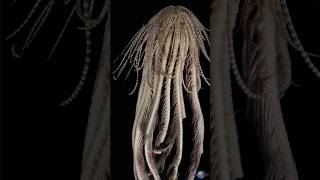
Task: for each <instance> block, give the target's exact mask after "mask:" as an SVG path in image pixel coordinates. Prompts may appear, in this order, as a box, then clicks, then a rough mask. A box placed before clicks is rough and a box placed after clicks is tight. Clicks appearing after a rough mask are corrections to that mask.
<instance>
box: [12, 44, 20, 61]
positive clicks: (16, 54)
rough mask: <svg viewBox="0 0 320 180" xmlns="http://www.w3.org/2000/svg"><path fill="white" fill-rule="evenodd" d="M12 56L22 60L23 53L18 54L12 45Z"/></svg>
mask: <svg viewBox="0 0 320 180" xmlns="http://www.w3.org/2000/svg"><path fill="white" fill-rule="evenodd" d="M11 54H12V56H13V57H15V58H17V59H19V58H21V56H22V53H21V54H19V53H17V52H16V50H15V45H12V47H11Z"/></svg>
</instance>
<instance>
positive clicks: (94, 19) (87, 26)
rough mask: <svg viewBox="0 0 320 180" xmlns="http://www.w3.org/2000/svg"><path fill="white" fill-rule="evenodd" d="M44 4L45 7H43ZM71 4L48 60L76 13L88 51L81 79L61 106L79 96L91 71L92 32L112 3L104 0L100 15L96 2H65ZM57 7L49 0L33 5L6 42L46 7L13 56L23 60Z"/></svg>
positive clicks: (64, 3) (53, 1)
mask: <svg viewBox="0 0 320 180" xmlns="http://www.w3.org/2000/svg"><path fill="white" fill-rule="evenodd" d="M15 3H16V1H13V2H12V3H11V5H14V4H15ZM43 4H44V5H43ZM69 4H71V10H70V14H69V16H68V17H67V19H66V22H65V24H64V25H63V27H62V29H61V32H60V33H59V35H58V37H57V40H56V41H55V43H54V45H53V46H52V49H51V51H50V52H49V55H48V57H47V60H49V59H50V58H51V57H52V55H53V53H54V51H55V50H56V48H57V46H58V44H59V42H60V40H61V38H62V36H63V34H64V33H65V30H66V28H67V25H68V24H69V22H70V20H71V18H72V17H73V15H74V14H75V13H76V15H77V16H78V18H79V19H80V20H81V21H82V22H83V23H84V26H83V27H80V28H79V29H80V30H83V31H84V32H85V38H86V50H85V64H84V67H83V70H82V73H81V78H80V80H79V82H78V84H77V86H76V88H75V89H74V91H73V92H72V93H71V94H70V96H69V97H68V98H66V99H65V100H63V101H62V102H61V103H60V105H61V106H65V105H67V104H69V103H70V102H71V101H73V100H74V99H75V98H76V96H77V95H78V94H79V92H80V90H81V88H82V86H83V84H84V81H85V80H86V77H87V73H88V70H89V63H90V61H91V58H90V56H91V30H92V29H93V28H94V27H96V26H97V25H99V24H100V23H101V22H102V21H103V20H104V19H105V17H106V14H107V12H108V9H109V8H110V1H109V0H104V1H103V5H102V7H99V11H97V12H99V13H97V14H95V13H93V11H94V10H95V9H96V8H97V5H96V4H97V2H96V3H95V0H73V1H72V0H63V5H64V6H68V5H69ZM55 5H57V0H49V1H44V0H37V1H36V3H35V4H34V5H33V7H32V9H31V11H30V13H29V14H28V16H27V17H26V18H25V20H24V21H23V22H22V23H21V24H20V25H19V27H18V28H16V29H15V30H14V31H13V32H11V33H10V34H9V35H8V36H7V37H6V40H9V39H11V38H13V37H14V36H16V35H17V34H18V33H19V32H21V31H22V29H23V28H24V27H25V26H26V25H27V23H29V22H30V21H31V19H32V17H33V16H34V15H35V14H36V12H37V9H39V8H40V7H41V6H44V8H43V9H42V11H41V13H40V15H39V16H38V17H37V18H36V20H35V22H34V23H33V25H32V28H31V30H30V32H29V33H28V36H27V38H26V40H25V42H24V44H23V45H22V47H21V50H20V51H18V50H17V48H16V45H15V44H13V45H12V48H11V52H12V55H13V56H14V57H15V58H21V56H22V55H23V53H24V51H25V50H26V49H27V48H28V47H29V46H30V45H31V43H32V42H33V40H34V38H35V37H36V36H37V34H38V33H39V31H40V29H41V28H42V26H43V25H44V23H45V22H46V19H47V18H48V16H49V15H50V12H51V11H52V9H53V7H54V6H55Z"/></svg>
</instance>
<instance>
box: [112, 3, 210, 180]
mask: <svg viewBox="0 0 320 180" xmlns="http://www.w3.org/2000/svg"><path fill="white" fill-rule="evenodd" d="M205 31H206V30H205V28H204V27H203V25H202V24H201V23H200V22H199V20H198V19H197V18H196V17H195V16H194V15H193V14H192V12H191V11H189V10H188V9H186V8H184V7H181V6H169V7H167V8H164V9H162V10H161V11H160V12H159V13H157V14H156V15H155V16H154V17H153V18H152V19H151V20H150V21H149V22H148V23H147V24H146V25H145V26H144V27H142V28H141V30H140V31H139V32H138V33H137V34H136V35H135V36H134V38H133V39H132V40H131V42H130V45H129V46H128V47H127V48H126V49H125V53H124V58H123V59H121V62H120V63H119V66H118V68H117V69H115V71H114V75H115V78H118V77H119V75H120V74H121V73H122V72H123V71H124V70H125V69H126V67H127V68H128V69H129V72H128V73H130V71H131V69H132V68H134V69H135V71H136V73H137V84H138V81H139V78H138V77H139V76H138V75H139V72H140V71H142V76H141V82H140V87H139V93H138V100H137V105H136V114H135V120H134V127H133V131H132V148H133V157H134V158H133V159H134V174H135V178H136V179H150V176H152V177H153V178H154V179H161V177H162V176H165V177H168V178H169V179H176V178H177V176H178V167H179V164H180V161H181V158H182V147H183V145H182V144H183V143H182V142H183V126H182V121H183V119H184V118H185V117H186V116H187V115H189V114H190V115H192V125H193V130H194V131H193V149H192V152H191V158H190V159H191V162H190V163H191V164H190V166H189V171H188V175H187V177H188V179H193V178H194V174H195V171H196V168H197V167H198V165H199V162H200V158H201V154H202V153H203V139H204V122H203V114H202V111H201V107H200V102H199V98H198V91H199V89H200V87H201V78H203V79H204V80H205V81H206V82H207V83H208V84H209V82H208V81H207V79H206V78H205V76H204V74H203V71H202V69H201V66H200V62H199V55H200V49H201V51H202V52H203V54H204V56H205V57H206V58H207V59H209V57H208V55H207V53H206V49H205V44H204V41H205V40H207V41H208V39H207V38H208V36H207V34H206V32H205ZM137 84H136V87H137ZM133 92H134V90H133ZM184 94H185V95H187V97H188V100H189V102H190V107H191V110H192V112H191V113H186V111H185V104H184V103H185V102H184ZM173 149H174V150H175V151H174V152H173ZM169 154H173V155H174V156H173V158H172V159H170V161H169V162H168V161H167V162H168V163H170V164H169V165H167V164H166V160H167V159H168V156H169ZM167 166H168V167H167ZM166 167H167V169H166ZM165 169H166V173H165V175H163V174H161V173H162V172H163V171H164V170H165Z"/></svg>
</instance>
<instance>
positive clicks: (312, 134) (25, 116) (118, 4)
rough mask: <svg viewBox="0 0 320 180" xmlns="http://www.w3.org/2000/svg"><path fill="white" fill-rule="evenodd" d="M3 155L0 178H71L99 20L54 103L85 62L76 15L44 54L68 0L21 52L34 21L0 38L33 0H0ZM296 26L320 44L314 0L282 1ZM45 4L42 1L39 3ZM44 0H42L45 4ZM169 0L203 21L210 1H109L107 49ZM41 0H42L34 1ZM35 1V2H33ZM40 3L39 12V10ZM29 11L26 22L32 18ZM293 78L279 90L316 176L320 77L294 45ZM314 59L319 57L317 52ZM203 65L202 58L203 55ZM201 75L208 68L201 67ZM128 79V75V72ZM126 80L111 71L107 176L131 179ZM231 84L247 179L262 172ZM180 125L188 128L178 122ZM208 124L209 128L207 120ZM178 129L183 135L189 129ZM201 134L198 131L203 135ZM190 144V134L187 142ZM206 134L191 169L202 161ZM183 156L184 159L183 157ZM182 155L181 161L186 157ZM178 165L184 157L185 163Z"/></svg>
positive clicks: (300, 159)
mask: <svg viewBox="0 0 320 180" xmlns="http://www.w3.org/2000/svg"><path fill="white" fill-rule="evenodd" d="M1 3H2V6H1V25H2V26H1V42H2V44H1V65H2V66H1V105H2V106H1V107H2V108H1V111H2V113H1V115H2V118H1V120H2V127H1V137H2V140H1V152H2V153H1V154H2V157H1V164H2V172H1V174H2V178H1V179H4V180H15V179H20V178H25V179H79V174H80V162H81V152H82V146H83V140H84V135H85V126H86V121H87V116H88V110H89V105H90V96H91V92H92V86H93V82H94V78H95V73H96V67H97V64H98V57H99V53H100V47H101V39H102V38H101V37H102V33H103V27H104V26H103V25H99V26H98V27H97V28H96V29H95V30H94V31H93V34H94V36H93V43H92V44H93V47H92V48H93V53H92V54H93V56H92V62H91V64H90V70H89V74H88V78H87V80H86V83H85V85H84V87H83V90H82V91H81V93H80V95H79V97H78V98H77V99H76V100H75V101H74V102H72V103H71V104H70V105H68V106H67V107H64V108H61V107H59V106H58V104H59V103H60V102H61V101H62V100H63V99H64V98H65V97H66V96H68V95H69V94H70V93H71V92H72V90H73V88H75V86H76V84H77V82H78V80H79V78H80V74H81V70H82V67H83V64H84V32H82V31H80V30H78V29H77V27H79V26H81V25H83V24H81V22H80V21H79V20H78V18H77V17H76V16H74V17H73V18H72V19H71V22H70V24H69V25H68V27H67V30H66V32H65V34H64V36H63V39H62V40H61V43H60V44H59V45H58V47H57V49H56V51H55V54H54V55H53V57H52V59H51V60H49V61H48V62H46V57H47V55H48V53H49V52H50V50H51V47H52V45H53V44H54V41H55V40H56V37H57V36H58V34H59V31H60V29H61V28H62V26H63V24H64V22H65V20H66V17H67V16H68V13H69V12H70V10H71V6H70V5H68V6H65V7H63V5H62V2H61V1H57V2H56V5H55V7H54V8H53V9H52V12H51V14H50V15H49V17H48V19H47V21H46V23H45V24H44V25H43V28H42V30H41V31H40V33H39V34H38V36H37V37H36V38H35V39H34V42H33V43H32V45H31V46H30V48H28V49H26V50H25V53H24V54H23V56H22V58H20V59H16V58H13V57H12V55H11V52H10V51H11V46H12V45H13V44H16V49H17V50H18V51H19V50H20V49H21V47H22V45H23V43H24V41H25V39H26V36H27V33H28V32H29V31H30V28H31V25H32V23H29V24H27V26H26V27H25V28H24V29H23V30H22V31H21V33H19V34H18V35H17V36H16V37H14V38H13V39H11V40H8V41H5V40H4V38H5V36H6V35H8V34H9V33H10V32H11V31H12V30H14V29H15V28H16V27H18V25H19V24H20V23H21V22H22V21H23V20H24V18H25V17H26V15H27V14H28V13H29V11H30V10H31V7H32V5H33V3H34V2H25V1H17V2H16V4H15V5H14V6H11V7H10V5H9V4H10V2H7V1H5V2H1ZM288 3H289V8H290V12H293V13H291V15H292V18H293V20H294V23H295V25H296V26H295V27H296V30H297V32H298V35H299V37H300V39H301V41H302V43H303V44H304V46H305V48H306V49H307V50H308V51H311V52H318V53H320V44H319V42H320V34H319V32H320V28H319V27H317V20H318V19H319V18H320V3H319V1H316V0H314V1H308V2H288ZM43 4H45V3H43ZM43 4H42V5H43ZM170 4H175V5H177V4H181V5H184V6H186V7H187V8H189V9H190V10H192V11H193V12H194V14H195V15H196V16H197V17H198V18H199V19H200V21H201V22H202V23H203V24H204V25H205V26H206V27H209V16H210V6H209V5H210V1H209V0H206V1H195V0H184V1H169V0H165V1H163V0H157V1H145V2H142V1H137V2H135V1H123V0H117V1H112V16H111V17H112V19H111V43H112V44H111V45H112V47H111V50H112V51H111V52H112V54H111V57H112V60H114V59H115V58H116V57H117V56H118V55H119V54H120V53H121V51H122V49H123V48H124V47H125V45H126V44H127V43H128V42H129V40H130V38H131V37H132V36H133V35H134V34H135V32H137V31H138V30H139V29H140V28H141V27H142V25H143V24H146V23H147V21H148V20H149V19H150V18H151V17H152V16H153V15H154V14H155V13H156V12H158V11H159V10H160V9H162V8H163V7H166V6H167V5H170ZM42 7H43V6H42ZM40 9H41V8H40ZM39 11H40V10H38V15H39ZM34 20H35V19H34V18H33V20H32V22H34ZM292 56H293V58H292V69H293V80H294V81H295V83H297V84H299V86H298V87H295V86H291V87H290V88H289V89H288V91H287V92H286V95H285V96H284V98H283V99H282V101H281V102H282V108H283V114H284V119H285V122H286V126H287V131H288V136H289V140H290V144H291V147H292V151H293V155H294V157H295V160H296V163H297V168H298V173H299V176H300V179H314V178H313V177H317V176H316V175H318V172H317V170H318V169H319V165H318V164H317V163H318V162H319V161H317V160H318V159H319V152H320V151H319V148H318V145H319V143H318V138H319V128H320V126H319V125H318V121H319V119H320V118H319V110H320V108H319V107H320V106H319V105H318V104H317V103H318V102H319V100H320V95H319V92H320V91H319V90H320V88H319V84H320V80H319V79H317V78H316V77H315V76H314V75H313V74H312V73H311V72H310V71H309V69H307V67H306V65H305V64H304V63H303V61H302V59H301V57H300V56H299V54H298V53H296V52H294V51H292ZM312 59H314V62H315V64H316V65H317V66H318V67H320V63H319V61H320V59H319V58H318V59H316V58H312ZM203 66H204V68H205V69H206V70H207V71H208V67H209V64H206V62H205V63H203ZM208 76H209V75H208ZM131 80H134V76H132V79H131ZM130 82H131V81H130V80H129V81H127V82H125V81H124V79H119V80H118V81H112V92H111V94H112V97H111V103H112V113H111V118H112V132H111V133H112V149H111V150H112V177H113V178H114V179H132V177H133V176H132V160H131V159H132V154H131V153H132V152H131V130H132V124H133V115H134V109H135V100H136V94H134V95H132V96H128V95H127V94H128V92H129V91H130V89H131V88H132V83H130ZM235 84H236V83H233V85H234V87H233V88H234V92H235V93H234V102H235V109H236V112H237V125H238V131H239V138H240V139H239V140H240V150H241V155H242V164H243V167H244V171H245V178H244V179H245V180H251V179H262V173H263V170H262V164H261V160H260V158H259V148H258V143H257V142H256V139H255V131H254V129H253V127H252V124H251V123H250V122H248V121H246V120H244V118H243V117H244V113H245V111H243V108H244V105H245V104H244V101H243V100H244V98H243V97H242V95H243V94H242V93H241V92H240V90H239V88H238V87H237V86H236V85H235ZM208 92H209V87H207V86H205V85H204V86H203V89H202V90H201V92H200V98H201V99H200V100H201V102H202V107H203V110H204V113H205V118H206V127H208V122H207V121H208V117H209V116H208V115H209V114H208V113H209V112H208V108H209V98H208V97H209V93H208ZM185 128H189V127H188V126H186V127H185ZM206 130H207V129H206ZM185 132H186V134H185V139H186V140H191V136H190V134H188V131H187V130H186V131H185ZM207 140H208V139H206V142H208V141H207ZM187 146H188V144H187ZM208 146H209V145H208V144H207V143H205V153H204V155H203V157H202V161H201V165H200V167H199V170H200V169H201V170H205V171H208V168H209V166H208V157H209V152H208ZM183 161H186V160H183ZM184 164H185V163H184ZM183 167H184V166H182V168H183Z"/></svg>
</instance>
